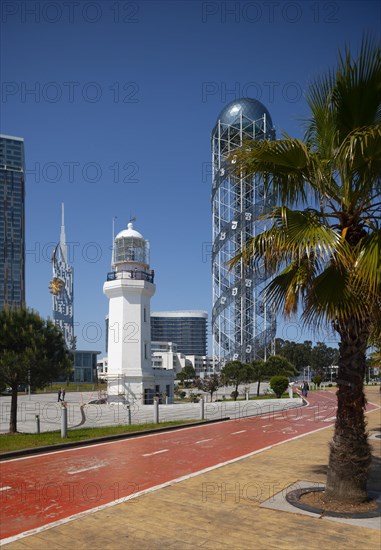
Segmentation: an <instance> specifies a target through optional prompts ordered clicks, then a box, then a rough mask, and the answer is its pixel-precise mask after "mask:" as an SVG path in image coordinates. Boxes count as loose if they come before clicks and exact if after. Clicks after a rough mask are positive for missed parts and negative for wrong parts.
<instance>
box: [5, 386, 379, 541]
mask: <svg viewBox="0 0 381 550" xmlns="http://www.w3.org/2000/svg"><path fill="white" fill-rule="evenodd" d="M308 400H309V405H308V406H307V407H303V408H298V409H291V410H285V411H283V412H279V411H278V412H272V413H268V414H265V415H262V416H255V417H246V418H241V419H236V420H230V421H226V422H222V423H218V424H210V425H206V426H199V427H193V428H185V429H181V430H177V431H174V432H164V433H160V434H154V435H147V436H137V437H135V438H132V439H126V440H122V441H116V442H108V443H101V444H95V445H91V446H88V447H84V448H79V449H68V450H63V451H56V452H52V453H45V454H41V455H37V456H31V457H24V458H17V459H11V460H7V461H3V462H2V463H1V479H0V495H1V496H0V498H1V506H2V513H1V520H2V525H1V538H2V539H7V540H4V541H3V542H4V543H5V542H10V541H11V540H16V539H17V538H19V536H20V535H21V536H23V535H22V534H26V533H27V532H29V531H31V530H36V529H37V530H41V529H44V528H47V527H49V526H52V525H57V524H59V523H62V522H64V521H66V520H67V519H68V518H72V517H73V516H74V517H76V516H78V514H83V513H89V512H90V511H92V510H94V509H99V508H102V507H105V506H109V505H113V504H115V503H116V502H118V501H123V500H126V499H129V498H133V497H134V496H136V495H138V494H141V493H142V492H146V491H147V490H153V489H154V488H155V487H158V486H163V485H165V484H169V483H173V482H176V481H179V480H181V479H182V478H187V477H189V476H192V475H196V473H199V472H201V471H205V469H211V468H214V467H218V466H220V465H222V464H224V463H227V462H229V461H234V460H237V459H239V458H240V457H243V456H245V455H250V454H253V453H255V452H260V451H261V450H265V449H266V448H269V447H271V446H274V445H276V444H280V443H282V442H285V441H288V440H290V439H293V438H296V437H300V436H302V435H303V434H307V433H310V432H313V431H316V430H318V429H322V428H325V427H327V426H329V425H331V424H332V423H333V422H334V419H335V410H336V398H335V395H334V394H333V393H330V392H323V391H322V392H312V393H310V395H309V398H308ZM371 408H372V405H371V404H369V405H368V409H371Z"/></svg>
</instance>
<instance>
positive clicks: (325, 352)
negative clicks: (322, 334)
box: [309, 342, 339, 373]
mask: <svg viewBox="0 0 381 550" xmlns="http://www.w3.org/2000/svg"><path fill="white" fill-rule="evenodd" d="M338 359H339V350H338V349H335V348H330V347H328V346H326V344H324V343H323V342H317V344H316V346H314V347H313V348H312V353H311V360H310V363H309V365H311V367H312V370H313V371H315V372H318V373H320V372H322V373H323V372H326V371H327V369H328V368H329V367H330V366H331V365H337V361H338Z"/></svg>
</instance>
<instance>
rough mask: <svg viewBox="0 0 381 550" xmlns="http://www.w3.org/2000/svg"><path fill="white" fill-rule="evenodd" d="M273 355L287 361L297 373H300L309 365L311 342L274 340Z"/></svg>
mask: <svg viewBox="0 0 381 550" xmlns="http://www.w3.org/2000/svg"><path fill="white" fill-rule="evenodd" d="M275 353H276V354H277V355H282V357H285V358H286V359H288V361H290V363H292V364H293V365H295V367H296V368H297V369H298V371H301V370H303V368H305V367H307V365H310V364H311V354H312V342H311V341H309V340H306V341H304V342H303V343H298V342H290V341H289V340H282V339H281V338H276V339H275Z"/></svg>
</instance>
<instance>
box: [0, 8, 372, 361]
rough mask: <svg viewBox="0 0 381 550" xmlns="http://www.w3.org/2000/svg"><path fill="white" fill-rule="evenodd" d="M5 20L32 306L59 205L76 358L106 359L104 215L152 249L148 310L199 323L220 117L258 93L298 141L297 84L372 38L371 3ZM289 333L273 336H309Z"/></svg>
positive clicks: (6, 115) (9, 114)
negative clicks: (71, 285)
mask: <svg viewBox="0 0 381 550" xmlns="http://www.w3.org/2000/svg"><path fill="white" fill-rule="evenodd" d="M33 7H35V9H36V11H35V13H33V12H32V10H33ZM1 17H2V43H1V49H2V54H1V69H2V80H3V84H2V97H1V111H2V123H1V132H2V133H5V134H10V135H16V136H21V137H24V139H25V153H26V169H27V195H26V248H27V257H26V258H27V260H26V292H27V305H28V306H29V307H32V308H35V309H36V310H38V311H39V312H40V313H41V315H43V316H45V317H47V316H49V315H51V308H52V304H51V295H50V294H49V290H48V285H49V281H50V279H51V265H50V256H51V251H52V243H54V242H57V241H58V239H59V234H60V208H61V206H60V205H61V202H64V203H65V210H66V232H67V241H68V242H69V243H72V244H71V256H72V265H73V266H74V270H75V279H74V281H75V322H76V323H77V327H76V334H77V337H78V347H81V348H85V349H99V350H101V351H103V350H104V316H105V314H106V313H107V309H108V303H107V300H106V298H105V296H104V295H103V292H102V287H103V282H104V280H105V277H106V273H107V272H108V271H110V259H111V227H112V225H111V224H112V218H113V217H114V216H117V220H116V229H117V230H118V231H119V230H121V229H123V228H124V227H126V224H127V222H128V220H129V218H130V215H133V216H135V217H136V218H137V221H136V222H135V228H136V229H138V230H139V231H140V232H141V233H142V234H143V235H144V236H145V238H146V239H149V240H150V242H151V267H152V268H154V269H155V272H156V283H157V289H156V295H155V296H154V297H153V299H152V309H153V310H162V309H205V310H208V311H209V314H210V311H211V299H212V298H211V266H210V243H211V207H210V189H211V182H210V177H209V175H208V174H209V172H210V170H209V169H210V157H211V154H210V133H211V130H212V127H213V126H214V124H215V121H216V119H217V117H218V114H219V112H220V111H221V110H222V108H223V107H224V105H225V104H226V103H227V102H229V101H231V100H233V99H235V98H239V97H240V96H249V97H254V98H257V99H260V100H261V101H262V102H263V103H264V104H265V105H266V106H267V108H268V109H269V111H270V113H271V115H272V119H273V122H274V125H275V127H276V130H277V135H278V136H279V135H280V134H281V132H282V131H286V132H287V133H289V134H291V135H294V136H298V137H300V136H301V133H302V132H301V128H300V124H299V122H298V120H299V118H300V117H301V116H303V115H305V113H306V104H305V100H304V92H305V89H306V84H307V82H308V81H309V80H310V79H311V78H313V77H314V76H315V75H318V74H319V73H321V72H322V71H324V70H325V69H326V68H327V67H331V66H334V65H335V61H336V57H337V51H338V48H340V47H343V46H344V45H345V44H348V43H350V44H351V46H352V48H353V49H356V48H357V46H358V44H359V42H360V40H361V34H362V32H363V31H370V32H373V34H377V33H379V30H380V4H379V2H377V1H372V0H371V1H369V0H368V1H367V0H365V1H362V2H357V1H350V0H346V1H345V2H342V1H334V2H325V1H324V2H319V1H316V0H314V1H313V2H310V1H308V0H306V1H302V2H287V1H286V2H285V1H282V0H280V1H278V2H262V1H258V2H249V1H241V2H238V1H237V0H236V1H234V2H215V1H210V2H200V1H197V0H194V1H172V2H170V1H168V2H167V1H160V0H156V1H152V2H151V1H138V2H125V1H121V2H118V1H114V0H112V1H110V2H107V1H95V2H87V1H84V0H81V2H61V1H58V0H57V1H54V2H53V1H52V2H44V1H39V2H38V1H37V2H34V1H33V2H32V1H31V2H28V1H27V2H24V1H21V2H18V1H14V2H12V1H10V2H4V3H3V11H2V15H1ZM33 89H34V92H33V93H32V92H31V90H33ZM295 323H297V320H296V321H295V322H293V324H289V325H286V326H285V325H284V324H283V323H280V324H279V329H278V335H279V336H280V337H284V338H289V339H291V338H300V339H302V340H303V339H304V337H307V336H308V337H309V336H310V335H308V334H307V333H303V334H301V332H300V330H296V329H295ZM97 327H99V328H97ZM328 340H329V339H328V338H327V339H326V341H327V342H328ZM328 343H329V342H328ZM209 351H210V352H211V346H210V348H209Z"/></svg>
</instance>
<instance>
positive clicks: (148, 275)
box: [107, 269, 155, 283]
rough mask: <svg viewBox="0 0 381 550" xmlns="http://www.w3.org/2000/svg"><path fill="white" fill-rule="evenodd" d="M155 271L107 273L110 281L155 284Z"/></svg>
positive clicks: (133, 270)
mask: <svg viewBox="0 0 381 550" xmlns="http://www.w3.org/2000/svg"><path fill="white" fill-rule="evenodd" d="M154 277H155V274H154V271H153V270H152V271H150V272H147V271H138V270H136V269H131V270H126V271H110V272H109V273H107V280H108V281H115V280H117V279H135V280H136V281H147V282H148V283H153V281H154Z"/></svg>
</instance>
